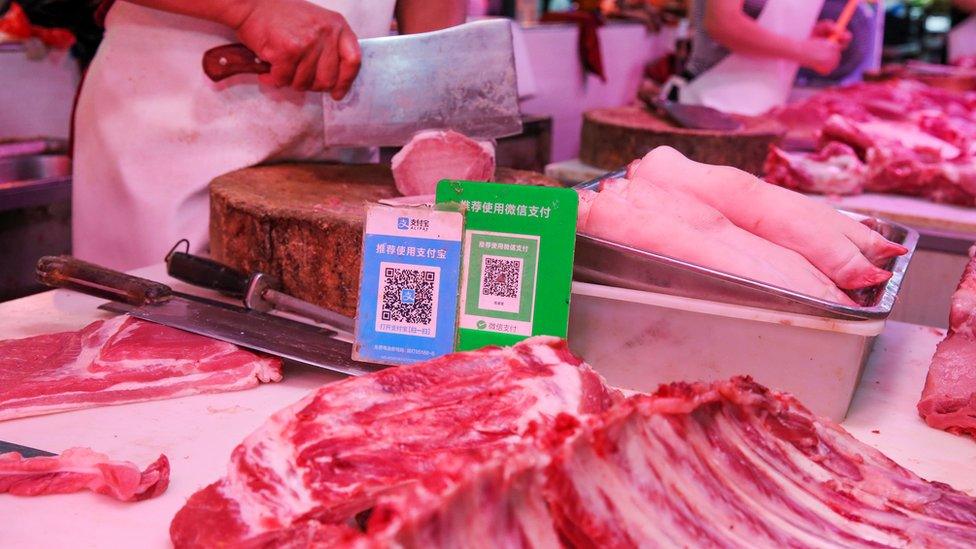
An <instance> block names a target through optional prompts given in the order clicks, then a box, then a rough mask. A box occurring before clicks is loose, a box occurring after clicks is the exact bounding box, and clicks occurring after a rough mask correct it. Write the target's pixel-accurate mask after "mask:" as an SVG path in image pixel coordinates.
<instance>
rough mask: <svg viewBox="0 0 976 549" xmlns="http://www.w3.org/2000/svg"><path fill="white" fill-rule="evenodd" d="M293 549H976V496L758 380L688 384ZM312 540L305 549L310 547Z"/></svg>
mask: <svg viewBox="0 0 976 549" xmlns="http://www.w3.org/2000/svg"><path fill="white" fill-rule="evenodd" d="M527 439H528V441H529V442H530V444H523V445H514V446H512V447H510V448H507V455H506V454H501V455H496V456H494V457H493V459H491V460H490V461H488V462H486V463H483V464H481V465H478V466H473V467H470V468H468V469H466V471H465V473H464V474H463V476H462V477H461V478H460V480H458V481H457V482H456V483H453V484H448V485H445V484H444V483H443V482H439V481H438V476H437V475H438V473H437V472H433V473H431V474H430V475H429V476H428V477H427V478H426V479H422V480H421V481H420V482H417V483H414V484H412V485H409V486H406V487H404V488H403V490H401V491H400V492H397V493H393V494H389V495H386V496H383V497H381V498H380V499H379V502H378V504H377V505H376V507H375V509H374V511H373V514H372V516H371V517H370V519H369V521H368V524H367V526H366V532H365V533H363V534H361V533H359V532H357V530H355V529H353V528H343V527H336V526H329V527H325V526H322V525H315V526H312V527H311V528H306V529H305V530H303V531H301V532H300V534H301V535H299V536H297V537H295V538H292V539H291V540H286V541H285V543H283V544H282V546H284V547H299V546H307V543H308V542H309V541H310V540H314V541H315V543H316V544H317V546H320V547H349V548H357V549H372V548H380V547H407V548H413V547H416V548H421V547H422V548H436V547H511V548H523V547H524V548H531V547H536V548H538V547H543V548H548V547H558V546H560V545H564V546H568V547H730V548H732V547H734V548H740V547H741V548H767V547H768V548H776V549H779V548H782V547H797V548H800V547H865V548H866V547H960V548H962V547H972V546H973V544H974V543H976V499H974V498H972V497H970V496H967V495H965V494H963V493H961V492H958V491H955V490H953V489H952V488H950V487H948V486H946V485H943V484H939V483H930V482H926V481H925V480H923V479H921V478H919V477H917V476H915V475H914V474H912V473H911V472H909V471H908V470H906V469H903V468H902V467H900V466H898V465H897V464H895V463H894V462H892V461H891V460H889V459H888V458H886V457H885V456H884V455H882V454H881V453H879V452H878V451H877V450H875V449H873V448H871V447H869V446H867V445H865V444H862V443H860V442H858V441H857V440H855V439H854V438H853V437H851V436H850V435H849V434H848V433H847V432H845V431H844V430H843V429H842V428H841V427H839V426H837V425H836V424H833V423H831V422H828V421H824V420H820V419H817V418H815V417H814V416H812V415H811V414H810V412H809V411H808V410H806V408H804V407H803V406H802V405H801V404H799V403H798V402H797V401H796V400H795V399H793V398H792V397H790V396H788V395H783V394H778V393H774V392H771V391H768V390H767V389H765V388H763V387H761V386H759V385H757V384H756V383H754V382H752V381H751V380H750V379H748V378H735V379H732V380H730V381H725V382H718V383H714V384H688V383H675V384H671V385H665V386H662V387H661V388H660V389H659V390H658V391H657V392H656V393H655V394H654V395H650V396H647V395H639V396H635V397H631V398H630V399H628V400H627V401H625V402H622V403H619V404H617V405H615V406H614V407H613V408H611V409H610V410H608V411H607V412H604V413H602V414H594V415H591V416H588V417H582V418H580V417H577V416H573V415H569V414H563V415H561V416H559V417H558V418H557V419H556V421H555V422H552V423H550V424H549V426H548V428H547V429H541V430H539V431H533V432H532V433H530V434H529V436H528V437H527ZM299 543H306V545H299Z"/></svg>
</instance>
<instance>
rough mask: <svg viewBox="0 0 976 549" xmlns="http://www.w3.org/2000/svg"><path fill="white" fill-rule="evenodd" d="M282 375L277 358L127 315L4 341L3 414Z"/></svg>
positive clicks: (227, 387)
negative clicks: (63, 330) (79, 327)
mask: <svg viewBox="0 0 976 549" xmlns="http://www.w3.org/2000/svg"><path fill="white" fill-rule="evenodd" d="M280 380H281V360H279V359H277V358H271V357H264V356H260V355H257V354H254V353H252V352H250V351H245V350H243V349H240V348H239V347H237V346H236V345H233V344H230V343H226V342H223V341H217V340H215V339H210V338H208V337H204V336H200V335H196V334H191V333H188V332H184V331H182V330H177V329H175V328H170V327H168V326H163V325H160V324H154V323H152V322H146V321H143V320H138V319H135V318H132V317H129V316H126V315H121V316H118V317H115V318H111V319H108V320H98V321H96V322H93V323H91V324H89V325H88V326H85V327H84V328H82V329H81V330H78V331H77V332H62V333H55V334H45V335H39V336H34V337H28V338H24V339H9V340H6V341H0V421H3V420H7V419H14V418H19V417H29V416H37V415H42V414H52V413H56V412H65V411H68V410H78V409H82V408H93V407H96V406H109V405H112V404H122V403H125V402H139V401H144V400H159V399H164V398H176V397H181V396H186V395H193V394H198V393H215V392H224V391H237V390H241V389H249V388H251V387H256V386H258V385H259V384H261V383H262V382H273V381H280Z"/></svg>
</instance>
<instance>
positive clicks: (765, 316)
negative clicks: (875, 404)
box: [569, 282, 885, 421]
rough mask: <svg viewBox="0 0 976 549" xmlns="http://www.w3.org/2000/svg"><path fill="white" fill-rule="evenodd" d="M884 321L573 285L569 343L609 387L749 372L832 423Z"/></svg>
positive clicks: (642, 388) (635, 386)
mask: <svg viewBox="0 0 976 549" xmlns="http://www.w3.org/2000/svg"><path fill="white" fill-rule="evenodd" d="M884 325H885V322H884V321H883V320H867V321H852V320H836V319H825V318H817V317H811V316H806V315H798V314H791V313H780V312H775V311H767V310H764V309H758V308H754V307H743V306H738V305H728V304H724V303H715V302H711V301H704V300H698V299H690V298H683V297H675V296H668V295H662V294H655V293H651V292H641V291H637V290H627V289H622V288H612V287H608V286H601V285H597V284H587V283H582V282H575V283H574V284H573V299H572V304H571V309H570V319H569V341H570V343H571V346H572V348H573V350H574V351H575V352H576V353H578V354H580V355H582V356H584V357H586V360H587V361H588V362H589V363H590V364H592V365H593V366H594V367H595V368H596V369H597V371H599V372H600V373H601V374H602V375H603V376H604V377H605V378H607V381H609V382H610V383H611V384H612V385H617V386H619V387H624V388H627V389H633V390H636V391H651V390H653V389H654V388H655V387H657V386H658V385H659V384H661V383H667V382H671V381H679V380H685V381H692V380H702V381H712V380H718V379H727V378H729V377H732V376H735V375H741V374H747V375H751V376H752V377H753V378H755V379H756V381H758V382H759V383H762V384H764V385H767V386H769V387H771V388H774V389H778V390H783V391H789V392H791V393H793V394H795V395H796V396H797V397H799V399H800V400H801V401H803V403H804V404H806V405H807V406H808V407H809V408H810V409H811V410H813V411H814V412H815V413H817V414H820V415H824V416H827V417H829V418H831V419H834V420H835V421H840V420H842V419H843V418H844V416H845V414H846V413H847V408H848V405H849V404H850V402H851V399H852V398H853V396H854V390H855V389H856V388H857V383H858V380H859V378H860V376H861V371H862V367H863V363H864V361H865V360H866V359H867V354H868V353H869V352H870V345H871V343H872V342H873V340H874V337H875V336H877V335H878V334H880V333H881V331H882V330H883V329H884Z"/></svg>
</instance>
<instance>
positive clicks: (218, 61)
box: [203, 44, 271, 82]
mask: <svg viewBox="0 0 976 549" xmlns="http://www.w3.org/2000/svg"><path fill="white" fill-rule="evenodd" d="M270 71H271V64H269V63H268V62H267V61H262V60H261V58H260V57H258V56H257V54H256V53H254V52H253V51H251V50H249V49H248V47H247V46H245V45H244V44H226V45H223V46H217V47H216V48H211V49H209V50H207V51H206V52H204V54H203V72H205V73H206V74H207V76H208V77H209V78H210V79H211V80H213V81H214V82H220V81H221V80H223V79H225V78H230V77H231V76H234V75H236V74H264V73H267V72H270Z"/></svg>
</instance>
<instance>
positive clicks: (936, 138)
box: [766, 80, 976, 206]
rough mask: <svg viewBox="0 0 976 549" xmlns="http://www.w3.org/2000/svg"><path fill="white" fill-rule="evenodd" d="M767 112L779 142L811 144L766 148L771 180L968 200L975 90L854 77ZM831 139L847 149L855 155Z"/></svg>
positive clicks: (972, 185) (972, 186) (808, 188)
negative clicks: (779, 131) (780, 130)
mask: <svg viewBox="0 0 976 549" xmlns="http://www.w3.org/2000/svg"><path fill="white" fill-rule="evenodd" d="M768 116H770V117H772V118H775V119H776V120H778V121H779V122H780V123H782V124H783V125H784V126H786V127H787V128H788V133H787V137H786V139H785V141H784V143H785V145H784V147H786V148H787V149H789V148H790V147H800V148H801V149H818V150H816V151H815V152H797V151H789V152H787V151H784V150H781V149H779V148H776V147H772V148H771V150H770V153H769V157H768V158H767V162H766V179H767V180H768V181H770V182H771V183H775V184H777V185H782V186H784V187H788V188H794V189H798V190H802V191H804V192H820V193H827V194H857V193H860V192H864V191H867V192H878V193H895V194H905V195H910V196H920V197H924V198H928V199H929V200H932V201H935V202H943V203H949V204H958V205H962V206H976V93H972V92H971V93H962V92H954V91H949V90H944V89H939V88H934V87H931V86H927V85H925V84H922V83H919V82H915V81H911V80H893V81H888V82H874V83H861V84H855V85H852V86H847V87H842V88H835V89H829V90H825V91H822V92H820V93H818V94H816V95H814V96H813V97H811V98H809V99H806V100H804V101H800V102H798V103H794V104H792V105H789V106H786V107H783V108H780V109H776V110H774V111H772V112H771V113H769V115H768ZM838 145H845V146H847V147H849V148H850V149H851V150H852V151H854V153H855V154H856V156H857V161H855V160H854V158H852V157H851V156H850V153H849V152H847V151H846V150H845V149H841V148H838ZM845 167H846V168H847V170H846V174H844V173H841V172H842V171H843V170H844V168H845Z"/></svg>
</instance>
